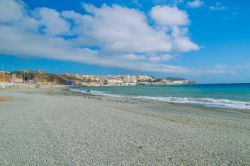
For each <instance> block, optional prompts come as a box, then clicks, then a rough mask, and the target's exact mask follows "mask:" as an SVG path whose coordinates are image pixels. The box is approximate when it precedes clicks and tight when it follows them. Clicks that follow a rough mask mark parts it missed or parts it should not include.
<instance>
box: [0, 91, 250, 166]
mask: <svg viewBox="0 0 250 166" xmlns="http://www.w3.org/2000/svg"><path fill="white" fill-rule="evenodd" d="M0 96H6V97H11V100H9V101H7V102H4V103H0V165H39V166H40V165H41V166H43V165H70V166H72V165H150V166H152V165H233V166H234V165H250V157H249V156H250V113H249V112H238V111H234V110H221V109H207V108H195V107H190V106H183V105H171V104H165V103H157V102H155V103H154V102H148V101H140V100H128V99H119V100H115V99H112V98H107V97H86V96H85V97H84V96H73V95H69V94H67V93H64V92H62V90H59V89H4V90H0Z"/></svg>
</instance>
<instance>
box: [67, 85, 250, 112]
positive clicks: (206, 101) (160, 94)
mask: <svg viewBox="0 0 250 166" xmlns="http://www.w3.org/2000/svg"><path fill="white" fill-rule="evenodd" d="M70 90H71V91H77V92H81V93H84V94H89V95H94V96H112V97H130V98H137V99H146V100H154V101H159V102H167V103H177V104H178V103H179V104H190V105H199V106H205V107H214V108H229V109H243V110H250V83H249V84H190V85H169V86H168V85H164V86H151V85H150V86H145V85H143V86H103V87H71V88H70Z"/></svg>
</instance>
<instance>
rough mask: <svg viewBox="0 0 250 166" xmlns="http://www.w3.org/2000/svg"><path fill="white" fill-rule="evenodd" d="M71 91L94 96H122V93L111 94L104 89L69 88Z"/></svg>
mask: <svg viewBox="0 0 250 166" xmlns="http://www.w3.org/2000/svg"><path fill="white" fill-rule="evenodd" d="M69 91H71V92H78V93H83V94H88V95H93V96H109V97H121V95H115V94H110V93H109V92H104V91H94V90H82V89H73V88H71V89H69Z"/></svg>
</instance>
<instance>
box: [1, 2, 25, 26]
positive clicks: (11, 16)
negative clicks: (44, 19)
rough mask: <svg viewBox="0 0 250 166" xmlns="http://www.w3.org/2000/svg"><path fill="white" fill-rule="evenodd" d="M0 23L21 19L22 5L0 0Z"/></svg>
mask: <svg viewBox="0 0 250 166" xmlns="http://www.w3.org/2000/svg"><path fill="white" fill-rule="evenodd" d="M0 4H1V5H0V22H7V23H9V22H12V21H18V20H21V19H22V18H23V13H24V9H23V4H22V3H21V2H20V1H13V0H1V2H0Z"/></svg>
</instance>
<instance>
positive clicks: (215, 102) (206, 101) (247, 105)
mask: <svg viewBox="0 0 250 166" xmlns="http://www.w3.org/2000/svg"><path fill="white" fill-rule="evenodd" d="M134 98H137V99H147V100H154V101H160V102H168V103H179V104H195V105H203V106H208V107H218V108H234V109H250V102H243V101H235V100H228V99H213V98H187V97H184V98H181V97H150V96H136V97H134Z"/></svg>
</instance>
